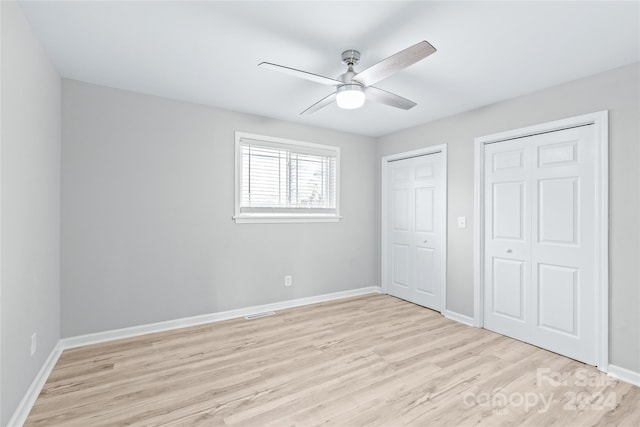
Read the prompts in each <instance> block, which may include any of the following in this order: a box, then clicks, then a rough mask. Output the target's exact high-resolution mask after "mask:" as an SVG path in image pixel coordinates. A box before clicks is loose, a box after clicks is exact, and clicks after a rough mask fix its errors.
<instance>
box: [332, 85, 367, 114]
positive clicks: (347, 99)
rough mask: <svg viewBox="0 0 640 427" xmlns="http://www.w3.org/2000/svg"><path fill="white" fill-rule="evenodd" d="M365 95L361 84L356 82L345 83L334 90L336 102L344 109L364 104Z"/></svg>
mask: <svg viewBox="0 0 640 427" xmlns="http://www.w3.org/2000/svg"><path fill="white" fill-rule="evenodd" d="M364 100H365V95H364V91H363V90H362V86H360V85H358V84H345V85H342V86H339V87H338V90H337V91H336V103H337V104H338V107H340V108H344V109H345V110H353V109H356V108H360V107H362V106H363V105H364Z"/></svg>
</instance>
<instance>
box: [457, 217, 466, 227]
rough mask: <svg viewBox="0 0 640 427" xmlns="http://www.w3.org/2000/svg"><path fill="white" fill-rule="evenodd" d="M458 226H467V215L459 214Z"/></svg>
mask: <svg viewBox="0 0 640 427" xmlns="http://www.w3.org/2000/svg"><path fill="white" fill-rule="evenodd" d="M458 228H467V217H466V216H459V217H458Z"/></svg>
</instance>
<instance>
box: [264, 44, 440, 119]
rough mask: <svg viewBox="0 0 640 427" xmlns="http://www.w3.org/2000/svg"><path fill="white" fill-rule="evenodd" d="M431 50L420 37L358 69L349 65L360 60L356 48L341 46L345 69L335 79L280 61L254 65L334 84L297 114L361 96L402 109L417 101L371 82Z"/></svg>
mask: <svg viewBox="0 0 640 427" xmlns="http://www.w3.org/2000/svg"><path fill="white" fill-rule="evenodd" d="M435 51H436V48H435V47H433V46H431V44H430V43H429V42H427V41H426V40H423V41H421V42H419V43H416V44H414V45H413V46H411V47H408V48H406V49H404V50H401V51H400V52H397V53H395V54H393V55H391V56H390V57H388V58H386V59H383V60H382V61H380V62H378V63H377V64H374V65H372V66H371V67H369V68H367V69H366V70H364V71H361V72H359V73H358V72H356V71H355V70H354V69H353V67H354V66H355V65H357V64H358V63H359V62H360V52H358V51H357V50H354V49H349V50H345V51H344V52H342V62H344V63H345V64H346V65H347V67H348V68H347V72H346V73H344V74H341V75H340V76H338V77H337V78H335V79H332V78H330V77H324V76H321V75H318V74H314V73H309V72H307V71H301V70H296V69H295V68H291V67H285V66H284V65H278V64H272V63H271V62H262V63H260V64H258V66H260V67H262V68H267V69H270V70H275V71H280V72H282V73H286V74H289V75H292V76H294V77H299V78H302V79H306V80H311V81H312V82H316V83H320V84H323V85H327V86H335V88H336V90H335V92H333V93H332V94H330V95H327V96H326V97H324V98H322V99H321V100H320V101H318V102H316V103H315V104H313V105H312V106H311V107H309V108H307V109H306V110H304V111H303V112H302V113H300V114H311V113H314V112H316V111H318V110H319V109H321V108H323V107H326V106H327V105H329V104H331V103H332V102H333V101H336V103H337V104H338V107H340V108H345V109H354V108H360V107H362V105H364V101H365V99H366V100H369V101H374V102H378V103H381V104H385V105H390V106H392V107H396V108H402V109H403V110H409V109H410V108H413V107H415V106H416V105H417V104H416V103H415V102H413V101H410V100H408V99H406V98H403V97H401V96H399V95H396V94H393V93H391V92H387V91H386V90H382V89H379V88H377V87H374V86H371V85H373V84H375V83H377V82H379V81H380V80H383V79H386V78H387V77H389V76H391V75H392V74H394V73H397V72H398V71H400V70H403V69H405V68H407V67H409V66H410V65H413V64H415V63H416V62H418V61H420V60H422V59H424V58H426V57H427V56H429V55H431V54H432V53H434V52H435Z"/></svg>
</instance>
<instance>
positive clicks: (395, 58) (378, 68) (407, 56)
mask: <svg viewBox="0 0 640 427" xmlns="http://www.w3.org/2000/svg"><path fill="white" fill-rule="evenodd" d="M435 51H436V48H435V47H433V46H431V44H430V43H429V42H428V41H426V40H423V41H421V42H420V43H416V44H414V45H413V46H411V47H408V48H406V49H404V50H401V51H400V52H398V53H396V54H394V55H391V56H390V57H388V58H387V59H383V60H382V61H380V62H378V63H377V64H374V65H372V66H371V67H369V68H367V69H366V70H364V71H363V72H361V73H358V74H356V76H355V77H354V78H353V80H355V81H357V82H358V83H362V84H363V85H365V86H371V85H372V84H375V83H377V82H379V81H380V80H382V79H386V78H387V77H389V76H390V75H392V74H393V73H396V72H398V71H400V70H402V69H404V68H407V67H408V66H410V65H413V64H415V63H416V62H418V61H420V60H422V59H424V58H426V57H427V56H429V55H431V54H432V53H433V52H435Z"/></svg>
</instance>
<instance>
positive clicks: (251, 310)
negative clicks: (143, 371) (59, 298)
mask: <svg viewBox="0 0 640 427" xmlns="http://www.w3.org/2000/svg"><path fill="white" fill-rule="evenodd" d="M381 292H382V291H381V289H380V287H379V286H369V287H366V288H358V289H351V290H348V291H342V292H333V293H330V294H324V295H317V296H313V297H307V298H298V299H293V300H288V301H282V302H276V303H272V304H264V305H256V306H253V307H246V308H239V309H237V310H229V311H221V312H218V313H210V314H203V315H200V316H193V317H185V318H182V319H175V320H168V321H166V322H158V323H151V324H147V325H140V326H132V327H130V328H123V329H114V330H111V331H105V332H97V333H94V334H87V335H79V336H76V337H70V338H63V339H62V340H60V344H61V345H62V348H63V349H68V348H75V347H82V346H85V345H89V344H97V343H102V342H107V341H113V340H118V339H122V338H130V337H135V336H139V335H144V334H150V333H154V332H164V331H169V330H173V329H179V328H185V327H188V326H196V325H202V324H206V323H213V322H220V321H223V320H229V319H236V318H239V317H244V316H248V315H250V314H255V313H262V312H265V311H277V310H284V309H286V308H293V307H300V306H303V305H309V304H317V303H320V302H325V301H332V300H337V299H342V298H348V297H354V296H358V295H366V294H372V293H378V294H379V293H381Z"/></svg>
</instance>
